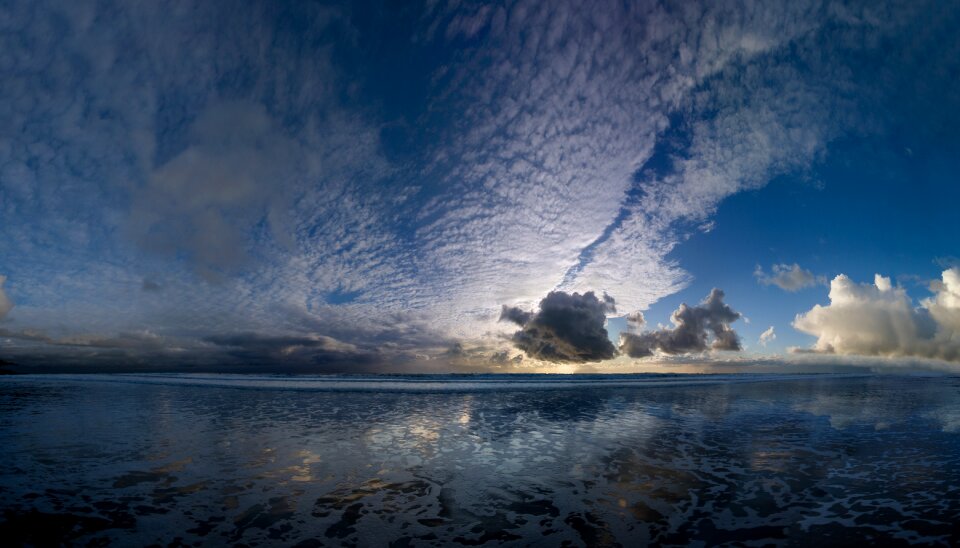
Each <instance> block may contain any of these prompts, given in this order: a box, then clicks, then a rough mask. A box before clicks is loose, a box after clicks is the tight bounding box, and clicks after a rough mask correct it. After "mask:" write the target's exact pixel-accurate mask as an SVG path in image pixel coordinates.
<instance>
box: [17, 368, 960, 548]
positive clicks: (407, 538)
mask: <svg viewBox="0 0 960 548" xmlns="http://www.w3.org/2000/svg"><path fill="white" fill-rule="evenodd" d="M958 388H960V380H958V379H952V378H904V377H868V378H839V377H811V378H808V379H799V380H798V379H792V380H779V381H778V380H767V381H765V382H757V383H748V384H732V383H718V384H713V385H709V384H706V385H691V386H683V385H678V386H658V387H651V388H635V387H631V388H617V387H591V388H586V389H584V388H580V389H569V390H523V391H496V390H486V391H483V392H471V391H469V390H465V391H462V392H458V391H446V392H441V393H437V392H429V391H427V392H417V393H404V392H391V393H373V392H331V391H323V390H275V389H263V390H251V389H245V390H237V389H231V388H228V387H211V386H190V385H163V384H137V383H133V382H131V383H114V382H75V381H70V380H65V379H55V378H46V379H45V378H38V377H34V378H23V379H11V380H6V379H5V380H4V381H3V382H2V383H0V409H3V410H4V413H2V414H0V426H2V428H0V457H2V458H3V461H4V462H5V463H6V471H5V473H4V474H3V476H2V479H0V500H2V502H0V510H2V523H0V537H2V538H6V539H14V541H15V543H16V541H20V542H33V543H38V544H42V543H45V542H53V543H56V542H70V543H77V544H86V543H88V542H99V541H100V540H112V541H115V542H119V543H122V544H138V545H151V544H161V545H166V544H168V543H171V542H174V541H175V540H177V539H179V541H180V542H183V543H186V544H192V543H201V544H211V543H212V544H221V543H224V542H227V543H243V544H247V545H256V544H260V545H267V544H277V543H280V544H285V545H297V544H298V543H299V544H300V545H302V546H310V545H330V544H335V545H339V544H343V545H358V546H369V545H385V544H390V543H392V544H393V545H396V546H403V545H409V544H415V545H437V546H440V545H450V544H460V545H481V544H486V543H494V544H496V543H502V542H511V543H516V544H530V543H541V544H547V545H559V544H562V543H568V544H571V545H617V544H620V545H625V546H632V545H637V544H638V543H639V544H643V543H660V544H687V543H688V542H690V541H691V540H701V541H705V542H707V543H710V544H715V543H722V542H737V543H751V542H763V543H776V544H807V543H810V542H814V541H815V540H817V539H821V540H818V541H820V542H823V541H824V540H822V539H826V540H825V541H826V542H828V543H843V542H847V541H852V540H854V539H860V540H872V541H874V542H896V541H903V542H911V541H912V542H924V543H929V542H934V543H943V542H948V543H949V542H957V541H958V540H960V529H958V526H957V525H955V517H956V516H957V514H958V511H960V493H958V491H957V489H956V486H957V485H960V434H958V433H957V431H956V430H957V428H956V422H957V421H956V420H955V417H956V416H957V409H960V390H958Z"/></svg>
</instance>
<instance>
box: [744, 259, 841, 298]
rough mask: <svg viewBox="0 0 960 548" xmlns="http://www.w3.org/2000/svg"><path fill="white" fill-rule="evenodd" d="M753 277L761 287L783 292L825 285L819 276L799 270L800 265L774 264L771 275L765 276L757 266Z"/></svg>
mask: <svg viewBox="0 0 960 548" xmlns="http://www.w3.org/2000/svg"><path fill="white" fill-rule="evenodd" d="M753 275H754V276H756V278H757V281H758V282H760V283H761V284H763V285H775V286H777V287H779V288H780V289H782V290H784V291H790V292H794V291H799V290H801V289H803V288H806V287H813V286H815V285H817V284H818V283H826V280H825V279H824V278H823V277H821V276H815V275H814V274H813V272H810V271H809V270H806V269H804V268H800V265H798V264H797V263H793V264H792V265H788V264H775V265H773V267H772V268H771V273H770V274H767V273H766V272H764V271H763V268H762V267H761V266H760V265H757V268H756V270H754V272H753Z"/></svg>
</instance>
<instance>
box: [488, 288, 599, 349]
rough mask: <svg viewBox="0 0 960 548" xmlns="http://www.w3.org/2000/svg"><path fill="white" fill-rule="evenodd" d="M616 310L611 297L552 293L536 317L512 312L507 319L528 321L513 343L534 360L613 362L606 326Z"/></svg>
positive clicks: (544, 301)
mask: <svg viewBox="0 0 960 548" xmlns="http://www.w3.org/2000/svg"><path fill="white" fill-rule="evenodd" d="M506 310H507V309H504V311H506ZM615 310H616V309H615V307H614V301H613V298H611V297H610V296H609V295H604V296H603V298H602V299H599V298H597V296H596V295H594V294H593V292H592V291H588V292H587V293H584V294H583V295H581V294H579V293H573V294H569V293H564V292H562V291H552V292H550V293H549V294H548V295H547V296H546V297H544V298H543V300H541V301H540V310H539V311H538V312H537V313H536V314H533V313H527V314H528V315H527V316H523V315H522V314H518V313H512V314H509V315H507V317H506V318H505V319H508V320H510V321H516V320H515V318H518V317H525V318H527V321H526V322H525V323H524V324H523V328H522V329H521V330H520V331H517V332H516V333H515V334H514V335H513V342H514V344H515V345H516V346H517V348H519V349H521V350H523V351H524V352H526V353H527V355H528V356H530V357H531V358H537V359H541V360H546V361H551V362H591V361H600V360H607V359H610V358H612V357H614V356H615V355H616V353H617V350H616V348H614V346H613V343H612V342H611V341H610V338H609V337H608V335H607V329H606V327H605V324H606V319H607V314H608V313H611V312H614V311H615Z"/></svg>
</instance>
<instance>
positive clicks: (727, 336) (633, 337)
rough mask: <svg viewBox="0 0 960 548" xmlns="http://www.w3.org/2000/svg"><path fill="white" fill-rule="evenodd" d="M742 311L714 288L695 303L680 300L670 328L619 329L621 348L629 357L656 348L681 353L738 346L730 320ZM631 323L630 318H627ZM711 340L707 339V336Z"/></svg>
mask: <svg viewBox="0 0 960 548" xmlns="http://www.w3.org/2000/svg"><path fill="white" fill-rule="evenodd" d="M740 317H741V315H740V313H739V312H736V311H735V310H733V309H732V308H730V306H729V305H727V304H726V303H724V302H723V291H721V290H719V289H713V290H712V291H711V292H710V295H708V296H707V298H706V299H705V300H704V301H703V302H702V303H700V304H699V305H698V306H693V307H691V306H687V305H686V304H681V305H680V308H678V309H677V310H675V311H674V312H673V315H672V316H671V321H672V322H673V324H674V327H673V328H672V329H659V330H656V331H648V332H646V333H621V334H620V351H621V352H623V353H625V354H627V355H628V356H630V357H632V358H643V357H646V356H651V355H653V353H654V351H657V350H659V351H660V352H663V353H665V354H683V353H686V352H703V351H705V350H707V349H713V350H740V348H741V347H740V337H738V336H737V333H736V331H734V330H733V328H731V327H730V324H731V323H733V322H735V321H736V320H738V319H740ZM629 323H632V322H629ZM711 335H713V342H712V343H710V341H709V339H710V336H711Z"/></svg>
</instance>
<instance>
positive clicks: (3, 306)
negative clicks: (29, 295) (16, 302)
mask: <svg viewBox="0 0 960 548" xmlns="http://www.w3.org/2000/svg"><path fill="white" fill-rule="evenodd" d="M6 282H7V277H6V276H0V320H2V319H4V318H6V317H7V314H9V313H10V311H11V310H13V301H11V300H10V297H7V292H6V291H4V290H3V284H5V283H6Z"/></svg>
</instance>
